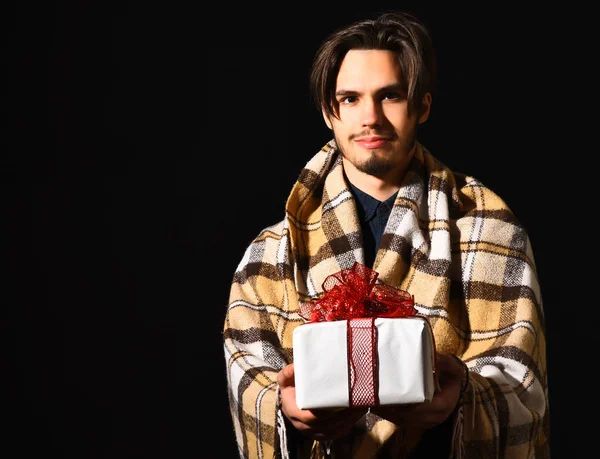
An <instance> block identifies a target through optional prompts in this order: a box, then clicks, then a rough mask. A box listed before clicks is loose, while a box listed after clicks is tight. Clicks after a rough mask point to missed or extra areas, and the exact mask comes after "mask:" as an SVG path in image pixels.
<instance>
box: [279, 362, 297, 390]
mask: <svg viewBox="0 0 600 459" xmlns="http://www.w3.org/2000/svg"><path fill="white" fill-rule="evenodd" d="M277 384H279V386H281V387H287V386H293V385H294V364H293V363H290V364H289V365H286V366H285V367H283V368H282V369H281V370H280V371H279V373H277Z"/></svg>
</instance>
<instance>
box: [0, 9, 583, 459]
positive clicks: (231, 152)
mask: <svg viewBox="0 0 600 459" xmlns="http://www.w3.org/2000/svg"><path fill="white" fill-rule="evenodd" d="M426 3H430V4H432V3H433V2H426ZM423 4H424V3H423V2H421V6H418V7H413V6H410V5H409V4H406V3H405V4H404V6H405V7H407V8H409V9H411V8H412V10H413V11H414V12H416V13H417V14H419V15H421V16H422V18H423V19H424V20H425V21H426V22H428V23H429V24H430V26H431V27H432V29H433V33H434V40H435V41H436V49H437V52H438V56H439V65H440V85H439V92H438V94H437V95H436V97H435V98H434V103H433V107H432V115H431V117H430V119H429V121H428V122H427V123H426V125H425V126H423V129H422V132H421V140H422V142H423V143H424V144H425V145H426V146H427V147H428V148H429V149H430V150H431V151H432V152H433V153H434V154H435V155H437V156H438V157H439V159H441V160H442V161H443V162H445V163H446V164H447V165H448V166H450V167H451V168H453V169H455V170H461V171H464V172H468V173H470V174H472V175H475V176H476V177H478V178H479V179H480V180H482V181H483V182H484V183H486V184H488V185H489V186H490V187H492V188H494V189H495V190H496V191H498V192H499V194H500V195H502V196H503V197H504V198H505V200H506V201H507V202H508V204H509V205H510V206H511V207H512V208H513V210H514V211H515V213H516V214H517V216H518V217H519V218H520V219H521V220H522V221H523V223H524V224H525V226H526V227H527V228H528V230H529V233H530V236H531V239H532V243H533V248H534V251H535V256H536V261H537V263H538V270H539V276H540V280H541V284H542V293H543V296H544V299H545V308H546V313H547V326H548V331H547V336H548V358H549V370H550V398H551V410H552V428H553V431H552V446H553V451H554V457H565V456H564V455H565V453H567V451H569V452H570V451H573V447H574V445H573V440H572V438H573V437H571V436H570V433H571V432H574V431H576V427H575V426H574V425H573V423H572V422H571V421H570V419H572V418H568V417H567V409H568V406H569V404H570V402H569V400H568V399H567V397H565V396H564V395H563V394H562V393H563V391H564V390H565V389H566V385H567V367H566V366H564V367H563V366H562V363H561V360H562V359H561V358H560V357H559V356H560V355H561V352H562V350H564V347H563V344H564V343H563V342H561V338H560V337H559V336H558V332H557V331H556V328H557V326H558V324H559V323H560V322H561V321H562V320H563V319H564V315H563V313H562V312H561V308H563V307H564V306H563V301H566V300H567V298H566V297H565V293H564V292H563V290H562V289H561V288H560V284H561V277H560V276H559V274H558V273H557V270H556V266H557V265H558V264H560V263H562V262H563V261H564V260H562V259H561V256H562V255H561V253H560V251H559V250H557V249H556V241H557V237H558V234H557V231H558V230H555V229H554V228H555V227H554V226H553V225H552V224H551V223H552V215H555V214H556V211H557V205H558V204H557V203H558V199H559V198H558V197H557V195H558V193H556V192H554V193H551V192H549V188H550V184H551V183H552V181H553V180H555V178H556V177H557V176H560V174H561V173H562V171H561V169H560V166H558V165H557V163H555V162H553V161H551V160H550V159H549V158H551V157H555V156H556V155H560V154H562V153H561V150H562V148H563V147H564V143H565V140H564V139H563V138H561V135H560V132H559V130H558V129H557V123H556V119H555V114H554V113H553V110H554V107H555V102H556V92H555V91H556V86H555V85H556V82H555V81H556V77H555V73H556V62H555V56H556V54H557V53H560V51H559V50H557V46H556V44H555V43H554V44H553V45H552V46H550V43H551V42H553V41H554V38H555V36H554V35H553V31H554V27H553V25H552V23H553V20H554V18H550V17H549V16H548V13H547V12H544V11H538V10H532V11H523V10H520V11H513V10H509V9H508V8H504V7H502V8H497V7H493V6H489V7H486V9H485V10H478V9H467V8H466V7H463V8H462V9H458V10H457V9H451V8H449V7H444V8H441V7H437V8H436V7H425V6H423ZM169 5H171V4H169ZM400 6H403V5H400ZM385 7H387V5H383V4H379V6H378V5H375V6H373V5H372V6H371V7H370V8H369V9H368V10H365V11H362V10H360V9H354V10H352V11H339V10H338V11H332V12H325V11H322V12H313V11H308V10H311V9H312V7H309V6H305V5H299V6H296V7H293V6H292V5H290V6H289V8H290V10H289V11H287V12H283V11H276V10H274V9H270V10H264V11H259V10H254V11H253V10H247V11H238V10H234V8H233V7H222V8H221V9H218V10H217V9H215V8H214V7H213V9H212V10H208V9H206V7H200V6H198V7H191V6H187V7H185V8H184V7H176V6H172V5H171V6H167V5H166V3H165V4H163V5H155V6H150V5H149V3H148V4H143V3H140V4H134V3H125V2H121V3H119V4H118V6H114V7H112V6H111V7H108V6H106V5H104V6H100V2H98V3H97V4H96V5H94V4H93V2H83V1H81V2H73V3H70V4H68V5H67V4H65V5H58V6H57V5H46V6H42V7H40V6H35V7H34V5H29V4H20V5H19V6H18V7H16V9H15V13H16V14H15V15H14V20H12V21H11V24H10V27H9V29H7V30H8V33H7V39H8V41H7V43H8V45H9V46H8V50H9V53H8V57H10V60H9V62H10V64H9V66H8V67H9V74H8V75H9V78H10V83H9V86H8V88H9V91H8V93H7V95H8V99H7V100H9V102H11V104H9V105H7V107H11V108H10V110H7V112H8V113H7V114H8V119H9V123H8V126H7V130H6V133H7V136H6V137H5V138H7V139H10V140H11V142H10V148H9V149H7V150H6V151H8V152H9V153H10V154H8V155H6V156H5V164H6V165H7V166H8V167H7V168H6V171H7V173H6V174H4V175H5V180H3V189H4V197H5V198H8V200H7V203H8V204H7V206H6V209H7V215H8V218H7V220H6V227H7V228H8V229H9V231H10V239H8V242H9V243H8V244H7V245H6V247H7V257H4V259H5V260H6V264H7V268H9V274H8V276H7V277H5V291H6V292H7V296H6V297H7V298H10V301H7V302H6V306H7V308H6V310H7V316H6V321H5V322H4V323H5V325H6V328H5V330H6V331H7V335H6V336H8V337H10V338H13V339H11V341H10V344H9V345H8V346H7V347H6V349H7V350H8V353H9V357H10V358H11V361H12V362H13V363H15V364H16V365H15V366H14V370H12V369H11V370H10V372H9V376H10V377H9V378H8V381H9V382H10V383H12V385H11V388H10V390H9V391H8V392H7V393H8V394H10V396H9V397H8V398H7V407H8V408H9V409H7V410H3V412H4V413H6V420H7V421H9V427H8V429H7V430H5V431H4V435H5V441H3V445H4V446H5V447H6V448H7V449H9V448H11V449H12V448H14V450H13V452H12V453H11V455H10V456H9V457H11V458H12V457H14V458H17V457H18V458H20V457H33V455H37V454H44V455H46V454H47V455H50V454H52V455H54V456H55V457H64V458H84V457H85V458H159V457H160V458H166V457H177V458H204V457H219V458H220V457H232V458H233V457H235V456H236V449H235V446H234V439H233V433H232V427H231V426H232V424H231V420H230V417H229V412H228V404H227V392H226V387H225V362H224V358H223V351H222V341H221V330H222V327H223V318H224V313H225V308H226V305H227V298H228V293H229V285H230V281H231V277H232V275H233V271H234V269H235V267H236V265H237V263H238V262H239V260H240V258H241V256H242V252H243V250H244V248H245V247H246V245H247V244H248V243H249V242H250V240H251V239H252V238H253V237H254V236H255V235H256V234H257V233H258V231H259V230H260V229H261V228H263V227H264V226H266V225H268V224H271V223H274V222H276V221H278V220H279V219H281V218H282V216H283V208H284V203H285V199H286V197H287V193H288V191H289V189H290V187H291V186H292V184H293V183H294V181H295V179H296V177H297V175H298V173H299V171H300V169H301V168H302V166H303V165H304V164H305V162H306V161H307V160H308V159H309V158H310V157H311V156H312V155H313V154H314V153H316V152H317V150H318V149H319V148H320V147H321V146H322V145H323V144H324V143H325V142H326V141H327V140H329V131H328V130H327V129H326V128H325V126H324V124H323V123H322V120H321V118H320V114H319V113H318V112H317V111H316V109H314V108H313V107H312V106H311V104H310V101H309V98H308V90H307V86H308V71H309V66H310V61H311V59H312V56H313V54H314V52H315V50H316V47H317V45H318V43H319V42H320V41H321V40H322V39H323V38H324V36H325V34H326V33H328V32H330V31H332V30H333V29H334V28H335V27H337V26H338V25H342V24H344V23H346V22H348V21H349V20H352V19H355V18H359V17H362V16H363V13H365V12H366V11H370V12H372V11H374V10H377V9H381V8H385ZM337 8H339V7H337ZM346 8H347V6H346ZM553 212H554V214H553ZM9 294H12V295H9ZM562 311H564V309H563V310H562ZM569 439H571V440H569ZM567 444H569V446H568V447H567ZM576 446H577V444H575V447H576ZM7 457H8V456H7Z"/></svg>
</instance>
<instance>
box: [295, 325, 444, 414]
mask: <svg viewBox="0 0 600 459" xmlns="http://www.w3.org/2000/svg"><path fill="white" fill-rule="evenodd" d="M355 326H358V327H361V328H360V329H358V331H357V330H356V328H353V327H355ZM371 327H372V330H370V328H371ZM349 335H350V336H351V337H350V339H349ZM361 335H371V336H372V339H373V340H372V341H371V338H370V337H366V336H361ZM293 346H294V348H293V352H294V373H295V384H296V404H297V405H298V407H299V408H301V409H313V408H341V407H348V406H376V405H391V404H403V403H419V402H424V401H431V399H432V397H433V394H434V391H435V384H434V353H433V351H434V347H433V338H432V334H431V328H430V326H429V323H428V322H427V320H426V319H424V318H421V317H407V318H402V319H385V318H375V319H374V320H372V321H369V320H367V323H363V324H354V325H353V321H352V320H345V321H331V322H317V323H307V324H303V325H300V326H299V327H296V329H295V330H294V333H293Z"/></svg>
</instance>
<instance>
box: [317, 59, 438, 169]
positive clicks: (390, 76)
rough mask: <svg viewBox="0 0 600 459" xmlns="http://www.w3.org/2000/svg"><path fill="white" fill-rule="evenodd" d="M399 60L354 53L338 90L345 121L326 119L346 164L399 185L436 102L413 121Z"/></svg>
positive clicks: (343, 67)
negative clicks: (396, 180) (421, 125)
mask: <svg viewBox="0 0 600 459" xmlns="http://www.w3.org/2000/svg"><path fill="white" fill-rule="evenodd" d="M401 79H402V74H401V71H400V65H399V64H398V62H397V60H396V57H395V55H394V54H393V53H392V52H390V51H383V50H351V51H349V52H348V53H347V54H346V57H345V58H344V60H343V61H342V65H341V67H340V71H339V73H338V77H337V84H336V100H337V102H338V104H339V119H337V118H335V117H331V118H328V117H327V116H325V115H324V117H325V122H326V123H327V126H329V128H330V129H332V130H333V132H334V136H335V140H336V142H337V144H338V147H339V148H340V150H341V152H342V154H343V156H344V158H345V159H346V160H347V161H348V162H349V163H350V164H351V165H352V166H354V167H355V168H356V169H358V170H359V171H361V172H364V173H366V174H368V175H373V176H376V177H378V178H380V179H382V180H393V179H394V177H395V173H396V172H398V171H400V172H399V173H401V171H403V170H404V169H405V167H406V165H407V164H408V162H409V161H410V158H411V155H412V149H413V146H414V141H415V136H416V127H417V124H419V123H422V122H424V121H425V120H426V119H427V117H428V116H429V104H430V101H431V96H430V95H429V94H428V95H427V96H426V97H425V100H424V102H425V103H424V107H425V108H424V109H423V110H421V111H420V115H419V114H417V113H413V114H412V115H411V116H408V101H407V100H406V94H404V92H403V90H402V87H403V86H404V85H402V84H401V83H402V80H401Z"/></svg>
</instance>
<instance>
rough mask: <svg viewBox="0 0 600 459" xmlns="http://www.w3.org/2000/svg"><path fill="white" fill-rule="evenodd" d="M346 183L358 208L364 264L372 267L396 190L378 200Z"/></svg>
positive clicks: (392, 205)
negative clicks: (382, 199)
mask: <svg viewBox="0 0 600 459" xmlns="http://www.w3.org/2000/svg"><path fill="white" fill-rule="evenodd" d="M348 184H349V185H350V191H351V192H352V195H353V196H354V198H355V200H356V204H357V208H358V218H359V220H360V227H361V229H362V234H363V246H364V251H365V265H366V266H368V267H370V268H372V267H373V263H374V262H375V255H376V254H377V250H378V249H379V243H380V242H381V235H382V234H383V230H384V229H385V225H386V224H387V221H388V218H389V216H390V213H391V211H392V207H394V201H395V200H396V195H397V194H398V192H397V191H396V192H395V193H394V194H393V195H391V196H390V197H389V198H387V199H386V200H385V201H379V200H378V199H375V198H374V197H372V196H370V195H368V194H367V193H365V192H364V191H362V190H360V189H358V188H357V187H356V186H354V185H353V184H352V183H350V182H349V181H348Z"/></svg>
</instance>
